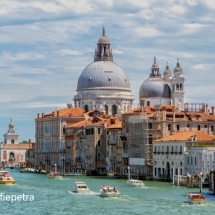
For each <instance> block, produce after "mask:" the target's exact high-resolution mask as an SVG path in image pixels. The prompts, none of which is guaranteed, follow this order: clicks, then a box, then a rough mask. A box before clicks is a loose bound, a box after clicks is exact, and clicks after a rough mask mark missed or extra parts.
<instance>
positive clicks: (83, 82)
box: [77, 61, 130, 90]
mask: <svg viewBox="0 0 215 215" xmlns="http://www.w3.org/2000/svg"><path fill="white" fill-rule="evenodd" d="M87 88H118V89H129V90H130V84H129V80H128V77H127V75H126V74H125V72H124V71H123V70H122V69H121V68H120V67H119V66H118V65H117V64H115V63H113V62H112V61H96V62H93V63H91V64H89V65H88V66H87V67H86V68H85V69H84V70H83V72H82V73H81V75H80V77H79V79H78V86H77V90H82V89H87Z"/></svg>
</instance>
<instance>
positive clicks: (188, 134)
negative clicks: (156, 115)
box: [154, 131, 215, 142]
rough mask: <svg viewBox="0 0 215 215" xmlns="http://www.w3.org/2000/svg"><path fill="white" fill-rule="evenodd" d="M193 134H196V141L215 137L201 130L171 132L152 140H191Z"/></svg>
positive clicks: (210, 139)
mask: <svg viewBox="0 0 215 215" xmlns="http://www.w3.org/2000/svg"><path fill="white" fill-rule="evenodd" d="M194 135H197V141H212V140H214V139H215V137H214V136H211V135H209V134H206V133H204V132H203V131H183V132H179V133H177V134H173V135H170V136H167V137H164V138H161V139H158V140H155V141H154V142H160V141H186V140H192V138H193V137H194Z"/></svg>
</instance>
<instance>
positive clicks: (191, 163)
mask: <svg viewBox="0 0 215 215" xmlns="http://www.w3.org/2000/svg"><path fill="white" fill-rule="evenodd" d="M191 165H193V158H192V157H191Z"/></svg>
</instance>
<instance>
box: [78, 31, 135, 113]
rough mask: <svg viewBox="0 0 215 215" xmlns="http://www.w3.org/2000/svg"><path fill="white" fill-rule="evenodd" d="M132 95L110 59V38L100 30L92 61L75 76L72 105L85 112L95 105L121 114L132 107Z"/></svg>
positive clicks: (126, 82) (126, 81)
mask: <svg viewBox="0 0 215 215" xmlns="http://www.w3.org/2000/svg"><path fill="white" fill-rule="evenodd" d="M133 100H134V98H133V96H132V95H131V90H130V83H129V79H128V77H127V75H126V74H125V72H124V71H123V70H122V69H121V68H120V67H119V66H118V65H117V64H115V63H114V62H113V55H112V49H111V48H110V42H109V39H108V38H107V37H106V36H105V31H104V29H103V34H102V36H101V37H100V39H99V40H98V43H97V48H96V50H95V56H94V62H93V63H91V64H89V65H88V66H87V67H86V68H85V69H84V70H83V72H82V73H81V75H80V77H79V79H78V86H77V95H75V97H74V101H75V107H80V108H82V109H84V110H85V112H88V111H90V110H93V109H97V110H99V111H102V112H106V113H107V114H110V115H121V114H122V113H123V112H125V111H127V110H130V109H132V105H133Z"/></svg>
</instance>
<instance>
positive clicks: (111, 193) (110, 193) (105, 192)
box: [100, 186, 120, 197]
mask: <svg viewBox="0 0 215 215" xmlns="http://www.w3.org/2000/svg"><path fill="white" fill-rule="evenodd" d="M100 192H101V196H102V197H120V193H119V191H118V190H117V189H116V187H108V186H102V187H101V190H100Z"/></svg>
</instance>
